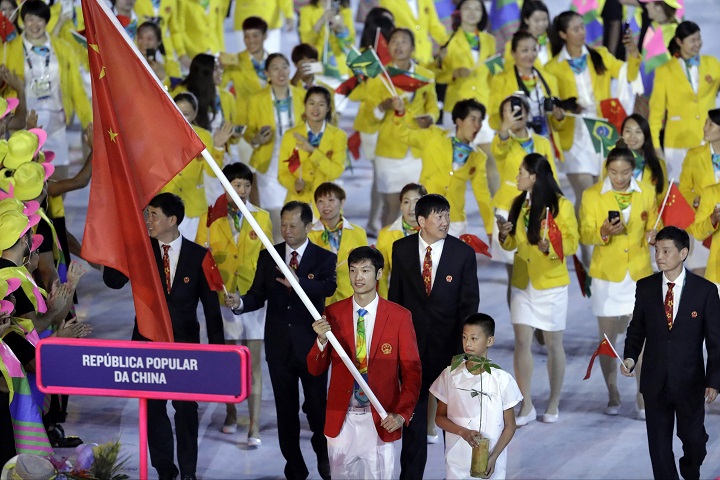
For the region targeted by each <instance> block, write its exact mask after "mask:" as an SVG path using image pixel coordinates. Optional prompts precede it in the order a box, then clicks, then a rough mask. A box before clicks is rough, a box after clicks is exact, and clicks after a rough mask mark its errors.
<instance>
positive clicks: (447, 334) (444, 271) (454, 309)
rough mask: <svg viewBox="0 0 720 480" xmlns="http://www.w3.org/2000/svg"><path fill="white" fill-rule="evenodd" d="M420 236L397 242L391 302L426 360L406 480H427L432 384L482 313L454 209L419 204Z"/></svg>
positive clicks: (406, 435) (429, 201) (470, 253)
mask: <svg viewBox="0 0 720 480" xmlns="http://www.w3.org/2000/svg"><path fill="white" fill-rule="evenodd" d="M415 216H416V217H417V221H418V225H420V233H418V234H415V235H409V236H407V237H405V238H401V239H400V240H397V241H396V242H395V243H394V244H393V250H392V267H393V269H392V274H391V276H390V289H389V291H388V300H390V301H391V302H395V303H398V304H400V305H402V306H403V307H405V308H407V309H408V310H410V312H411V313H412V319H413V324H414V325H415V334H416V336H417V342H418V350H419V352H420V359H421V361H422V388H421V389H420V398H419V399H418V402H417V405H416V406H415V413H414V414H413V419H412V421H411V422H410V426H409V427H408V428H407V429H405V431H404V432H403V437H402V451H401V454H400V467H401V472H400V478H401V479H407V480H415V479H418V478H422V477H423V473H424V472H425V463H426V461H427V408H428V392H429V389H430V385H432V382H433V381H435V379H436V378H437V377H438V375H440V373H441V372H442V370H443V369H444V368H445V367H447V366H448V365H450V361H451V359H452V357H453V355H455V354H458V353H462V351H463V350H462V345H461V343H462V342H461V340H460V339H461V338H462V324H463V321H464V320H465V318H466V317H467V316H468V315H470V314H472V313H477V311H478V306H479V303H480V293H479V288H478V280H477V260H476V259H475V251H474V250H473V249H472V248H471V247H470V246H469V245H467V244H466V243H464V242H463V241H461V240H459V239H457V238H455V237H453V236H452V235H448V233H447V232H448V228H449V226H450V204H449V203H448V201H447V200H446V199H445V197H443V196H442V195H434V194H433V195H425V196H424V197H422V198H420V200H418V202H417V204H416V205H415Z"/></svg>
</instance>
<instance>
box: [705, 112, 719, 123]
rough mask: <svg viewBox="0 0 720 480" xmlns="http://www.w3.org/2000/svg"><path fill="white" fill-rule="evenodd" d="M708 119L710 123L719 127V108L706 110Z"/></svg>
mask: <svg viewBox="0 0 720 480" xmlns="http://www.w3.org/2000/svg"><path fill="white" fill-rule="evenodd" d="M708 117H710V121H711V122H713V123H714V124H715V125H720V108H713V109H712V110H708Z"/></svg>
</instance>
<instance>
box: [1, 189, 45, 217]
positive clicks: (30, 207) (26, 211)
mask: <svg viewBox="0 0 720 480" xmlns="http://www.w3.org/2000/svg"><path fill="white" fill-rule="evenodd" d="M10 186H11V187H12V184H10ZM39 209H40V204H39V203H38V202H35V201H29V202H25V203H23V202H21V201H20V200H18V199H17V198H15V197H7V198H3V199H1V200H0V214H2V213H3V212H6V211H8V210H15V211H16V212H19V213H22V214H23V215H26V216H27V215H32V214H33V213H37V211H38V210H39Z"/></svg>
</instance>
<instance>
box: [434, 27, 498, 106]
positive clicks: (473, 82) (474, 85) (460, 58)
mask: <svg viewBox="0 0 720 480" xmlns="http://www.w3.org/2000/svg"><path fill="white" fill-rule="evenodd" d="M479 37H480V54H479V55H478V61H477V63H476V62H475V60H474V59H473V55H472V49H471V48H470V44H469V43H468V41H467V38H466V37H465V34H464V33H463V32H462V31H461V30H458V32H457V33H456V34H455V35H453V37H452V39H451V40H450V43H449V44H448V46H447V56H446V57H445V59H444V60H443V62H442V69H441V71H442V74H441V76H440V77H441V78H440V79H439V80H438V82H442V83H447V84H448V87H447V93H446V94H445V104H444V106H443V111H445V112H450V113H451V112H452V109H453V107H454V106H455V104H456V103H457V102H459V101H460V100H465V99H467V98H474V99H475V100H477V101H478V102H480V103H482V104H483V105H485V106H486V107H487V105H488V102H489V97H490V88H489V85H490V77H491V75H490V70H489V69H488V68H487V67H486V66H485V62H484V60H485V59H487V58H488V57H492V56H493V55H495V37H493V36H492V35H490V34H489V33H485V32H480V34H479ZM458 68H467V69H469V70H470V71H471V72H472V73H471V74H470V76H469V77H467V78H456V79H453V78H452V74H453V71H455V70H456V69H458ZM493 93H494V92H493Z"/></svg>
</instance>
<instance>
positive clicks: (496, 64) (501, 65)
mask: <svg viewBox="0 0 720 480" xmlns="http://www.w3.org/2000/svg"><path fill="white" fill-rule="evenodd" d="M484 63H485V66H486V67H487V68H488V70H490V74H491V75H497V74H498V73H500V72H502V71H503V70H505V59H504V58H503V56H502V55H493V56H492V57H488V58H486V59H485V60H484Z"/></svg>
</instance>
